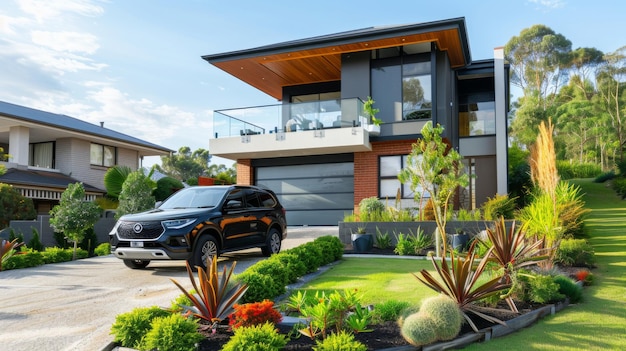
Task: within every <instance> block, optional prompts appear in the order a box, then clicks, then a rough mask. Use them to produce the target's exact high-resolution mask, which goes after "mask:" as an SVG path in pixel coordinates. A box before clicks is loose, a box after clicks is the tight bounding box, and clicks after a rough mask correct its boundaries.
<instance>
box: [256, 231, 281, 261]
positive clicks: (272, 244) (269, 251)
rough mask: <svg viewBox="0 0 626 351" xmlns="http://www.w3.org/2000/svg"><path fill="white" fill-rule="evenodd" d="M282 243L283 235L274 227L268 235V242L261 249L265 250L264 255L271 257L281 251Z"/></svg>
mask: <svg viewBox="0 0 626 351" xmlns="http://www.w3.org/2000/svg"><path fill="white" fill-rule="evenodd" d="M281 244H282V237H281V235H280V232H279V231H278V230H276V229H272V230H270V233H269V234H268V236H267V242H266V244H265V246H264V247H262V248H261V251H263V255H265V256H267V257H269V256H271V255H273V254H277V253H279V252H280V246H281Z"/></svg>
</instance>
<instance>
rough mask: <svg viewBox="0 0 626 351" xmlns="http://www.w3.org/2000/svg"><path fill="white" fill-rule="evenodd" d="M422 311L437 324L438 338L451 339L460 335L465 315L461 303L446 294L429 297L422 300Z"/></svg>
mask: <svg viewBox="0 0 626 351" xmlns="http://www.w3.org/2000/svg"><path fill="white" fill-rule="evenodd" d="M420 313H421V314H424V315H427V316H429V317H430V318H431V319H432V320H433V322H434V323H435V326H436V334H437V340H451V339H453V338H455V337H456V336H457V335H459V332H460V331H461V324H463V315H462V314H461V309H460V308H459V305H458V304H457V303H456V302H455V301H454V300H452V299H451V298H449V297H447V296H445V295H437V296H433V297H429V298H427V299H425V300H424V301H423V302H422V306H421V307H420Z"/></svg>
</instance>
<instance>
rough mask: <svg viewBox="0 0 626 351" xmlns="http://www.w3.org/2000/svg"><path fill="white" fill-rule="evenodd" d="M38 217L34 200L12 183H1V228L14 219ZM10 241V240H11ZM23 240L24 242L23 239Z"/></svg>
mask: <svg viewBox="0 0 626 351" xmlns="http://www.w3.org/2000/svg"><path fill="white" fill-rule="evenodd" d="M35 218H37V211H35V205H34V204H33V200H32V199H29V198H27V197H25V196H23V195H22V194H21V193H20V191H19V190H17V189H16V188H14V187H13V186H12V185H9V184H5V183H0V228H2V229H4V228H6V227H8V226H9V223H10V222H11V221H14V220H31V219H35ZM9 241H10V240H9ZM21 242H24V240H23V239H22V241H21Z"/></svg>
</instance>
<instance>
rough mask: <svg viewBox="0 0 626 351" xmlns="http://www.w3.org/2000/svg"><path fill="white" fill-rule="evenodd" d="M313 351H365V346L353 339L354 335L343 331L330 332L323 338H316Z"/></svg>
mask: <svg viewBox="0 0 626 351" xmlns="http://www.w3.org/2000/svg"><path fill="white" fill-rule="evenodd" d="M315 344H316V345H315V346H313V350H314V351H366V350H367V346H365V345H363V344H362V343H361V342H359V341H357V340H355V339H354V335H352V334H350V333H347V332H345V331H340V332H339V333H332V334H330V335H329V336H328V337H326V339H324V340H316V341H315Z"/></svg>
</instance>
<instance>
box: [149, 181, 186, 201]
mask: <svg viewBox="0 0 626 351" xmlns="http://www.w3.org/2000/svg"><path fill="white" fill-rule="evenodd" d="M184 187H185V186H184V185H183V183H182V182H181V181H180V180H178V179H176V178H172V177H163V178H160V179H159V180H157V182H156V189H154V190H153V191H152V195H153V196H154V199H155V200H156V201H163V200H165V199H167V198H168V197H169V196H170V195H172V194H173V193H175V192H177V191H178V190H180V189H182V188H184Z"/></svg>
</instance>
